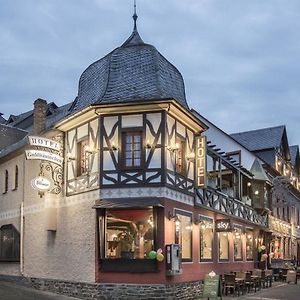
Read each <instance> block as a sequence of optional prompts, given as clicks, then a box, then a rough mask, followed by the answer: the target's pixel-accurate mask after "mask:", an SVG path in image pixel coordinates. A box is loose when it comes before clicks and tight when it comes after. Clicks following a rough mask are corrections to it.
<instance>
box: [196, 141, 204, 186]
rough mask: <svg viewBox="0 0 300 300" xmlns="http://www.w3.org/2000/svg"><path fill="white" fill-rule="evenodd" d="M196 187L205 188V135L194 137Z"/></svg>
mask: <svg viewBox="0 0 300 300" xmlns="http://www.w3.org/2000/svg"><path fill="white" fill-rule="evenodd" d="M196 188H202V189H203V188H206V136H198V137H196Z"/></svg>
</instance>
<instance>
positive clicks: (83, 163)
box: [77, 139, 89, 176]
mask: <svg viewBox="0 0 300 300" xmlns="http://www.w3.org/2000/svg"><path fill="white" fill-rule="evenodd" d="M87 149H88V139H84V140H82V141H80V142H78V143H77V176H81V175H84V174H86V173H87V172H88V168H89V157H88V152H87Z"/></svg>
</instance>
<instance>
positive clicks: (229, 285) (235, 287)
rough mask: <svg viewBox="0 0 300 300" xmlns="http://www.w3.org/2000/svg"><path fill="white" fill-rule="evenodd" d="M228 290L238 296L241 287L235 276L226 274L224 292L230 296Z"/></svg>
mask: <svg viewBox="0 0 300 300" xmlns="http://www.w3.org/2000/svg"><path fill="white" fill-rule="evenodd" d="M228 290H230V291H232V292H231V294H234V295H236V293H238V296H239V295H240V286H239V284H238V283H237V282H236V281H235V274H224V292H225V295H228Z"/></svg>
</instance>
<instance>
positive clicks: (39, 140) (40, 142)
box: [28, 135, 62, 151]
mask: <svg viewBox="0 0 300 300" xmlns="http://www.w3.org/2000/svg"><path fill="white" fill-rule="evenodd" d="M28 142H29V145H31V146H37V147H44V148H49V149H52V150H56V151H60V150H61V149H62V145H61V143H58V142H56V141H54V140H51V139H47V138H44V137H40V136H32V135H29V136H28Z"/></svg>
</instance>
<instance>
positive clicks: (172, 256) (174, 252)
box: [166, 244, 182, 276]
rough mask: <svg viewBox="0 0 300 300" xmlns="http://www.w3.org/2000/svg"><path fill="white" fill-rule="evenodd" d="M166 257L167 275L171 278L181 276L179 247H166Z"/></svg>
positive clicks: (173, 245) (176, 245)
mask: <svg viewBox="0 0 300 300" xmlns="http://www.w3.org/2000/svg"><path fill="white" fill-rule="evenodd" d="M166 255H167V259H166V264H167V275H169V276H173V275H180V274H182V268H181V246H180V245H178V244H170V245H166Z"/></svg>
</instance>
